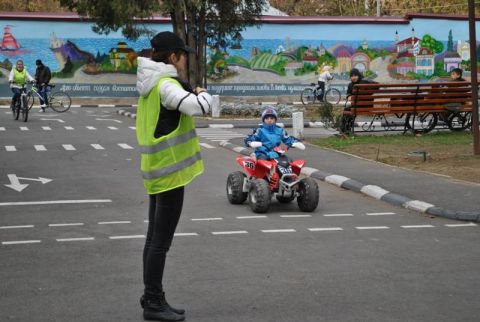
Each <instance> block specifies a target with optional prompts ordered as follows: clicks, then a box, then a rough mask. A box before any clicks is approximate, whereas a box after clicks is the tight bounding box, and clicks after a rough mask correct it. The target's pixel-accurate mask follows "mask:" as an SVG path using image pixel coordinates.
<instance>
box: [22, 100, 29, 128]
mask: <svg viewBox="0 0 480 322" xmlns="http://www.w3.org/2000/svg"><path fill="white" fill-rule="evenodd" d="M21 109H22V119H23V121H24V122H26V121H27V120H28V105H27V96H26V95H22V107H21Z"/></svg>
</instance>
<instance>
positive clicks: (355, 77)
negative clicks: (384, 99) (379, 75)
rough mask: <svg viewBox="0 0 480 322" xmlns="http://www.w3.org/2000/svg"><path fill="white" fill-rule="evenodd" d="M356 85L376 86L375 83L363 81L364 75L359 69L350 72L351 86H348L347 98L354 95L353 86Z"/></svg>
mask: <svg viewBox="0 0 480 322" xmlns="http://www.w3.org/2000/svg"><path fill="white" fill-rule="evenodd" d="M356 84H375V82H372V81H369V80H366V79H363V75H362V73H361V72H360V71H359V70H358V69H356V68H352V70H351V71H350V84H348V88H347V97H349V96H350V95H352V94H353V86H354V85H356Z"/></svg>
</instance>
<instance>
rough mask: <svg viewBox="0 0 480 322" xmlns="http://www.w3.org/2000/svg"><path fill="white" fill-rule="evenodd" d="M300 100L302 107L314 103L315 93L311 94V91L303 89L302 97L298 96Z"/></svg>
mask: <svg viewBox="0 0 480 322" xmlns="http://www.w3.org/2000/svg"><path fill="white" fill-rule="evenodd" d="M300 99H301V100H302V103H303V105H308V104H313V103H315V93H314V92H313V89H311V88H305V89H304V90H303V91H302V95H300Z"/></svg>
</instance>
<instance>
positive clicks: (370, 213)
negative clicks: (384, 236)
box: [366, 212, 395, 216]
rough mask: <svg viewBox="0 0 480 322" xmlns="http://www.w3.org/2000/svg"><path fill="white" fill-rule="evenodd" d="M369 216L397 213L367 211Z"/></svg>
mask: <svg viewBox="0 0 480 322" xmlns="http://www.w3.org/2000/svg"><path fill="white" fill-rule="evenodd" d="M366 215H367V216H391V215H395V213H394V212H367V213H366Z"/></svg>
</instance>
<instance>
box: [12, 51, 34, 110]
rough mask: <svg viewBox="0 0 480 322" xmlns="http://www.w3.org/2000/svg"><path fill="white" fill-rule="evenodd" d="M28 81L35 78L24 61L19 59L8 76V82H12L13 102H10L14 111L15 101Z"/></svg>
mask: <svg viewBox="0 0 480 322" xmlns="http://www.w3.org/2000/svg"><path fill="white" fill-rule="evenodd" d="M27 81H29V82H33V81H34V79H33V77H32V76H30V74H29V73H28V72H27V70H26V69H25V67H24V66H23V61H22V60H17V63H16V64H15V67H14V68H12V70H11V71H10V75H9V76H8V82H9V83H10V88H11V89H12V92H13V97H12V102H11V103H10V108H11V109H12V111H13V109H14V107H15V103H16V102H17V100H18V99H19V98H20V95H21V94H22V87H23V85H25V84H26V83H27Z"/></svg>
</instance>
